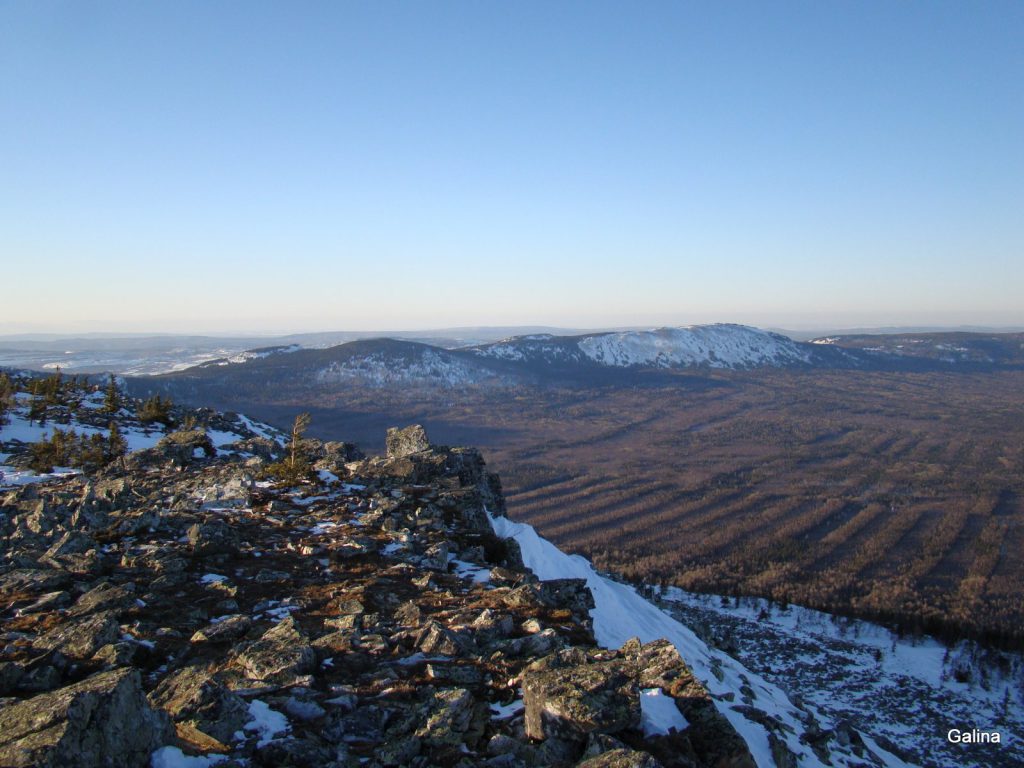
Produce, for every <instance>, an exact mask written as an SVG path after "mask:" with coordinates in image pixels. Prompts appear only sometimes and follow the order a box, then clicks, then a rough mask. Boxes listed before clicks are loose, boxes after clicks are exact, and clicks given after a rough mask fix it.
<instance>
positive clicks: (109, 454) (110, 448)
mask: <svg viewBox="0 0 1024 768" xmlns="http://www.w3.org/2000/svg"><path fill="white" fill-rule="evenodd" d="M127 450H128V441H127V440H125V439H124V436H122V435H121V428H120V427H118V426H117V422H116V421H112V422H110V434H109V435H108V436H107V445H106V451H105V452H104V454H105V455H104V458H105V459H106V462H107V463H111V462H114V461H122V460H123V459H124V454H125V452H126V451H127Z"/></svg>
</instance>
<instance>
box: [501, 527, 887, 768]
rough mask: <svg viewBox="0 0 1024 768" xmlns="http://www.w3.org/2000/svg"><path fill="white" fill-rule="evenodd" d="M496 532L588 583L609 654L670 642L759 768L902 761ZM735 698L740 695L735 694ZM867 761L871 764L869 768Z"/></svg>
mask: <svg viewBox="0 0 1024 768" xmlns="http://www.w3.org/2000/svg"><path fill="white" fill-rule="evenodd" d="M491 523H492V525H493V526H494V530H495V532H496V533H497V534H498V535H499V536H501V537H503V538H512V539H515V541H516V542H517V543H518V544H519V547H520V549H521V551H522V553H523V562H524V563H525V564H526V566H527V567H528V568H530V570H532V571H533V572H534V573H535V574H537V576H539V577H540V578H541V579H543V580H548V579H565V578H573V579H583V580H585V582H586V584H587V587H588V588H589V589H590V591H591V592H592V594H593V595H594V602H595V608H594V610H593V611H592V615H593V617H594V636H595V637H596V638H597V641H598V643H600V644H601V645H602V646H603V647H605V648H617V647H619V646H620V645H622V644H623V643H625V642H627V641H628V640H629V638H631V637H638V638H639V639H640V641H641V642H644V643H647V642H651V641H652V640H656V639H659V638H664V639H667V640H668V641H669V642H670V643H672V645H673V646H674V647H675V648H676V650H677V651H679V653H680V655H681V656H682V657H683V658H684V659H686V662H687V664H688V665H689V666H690V667H691V668H692V669H693V671H694V673H695V674H696V675H697V677H698V678H699V679H700V680H701V682H702V683H703V684H704V685H705V686H707V689H708V691H709V692H710V693H711V696H712V698H713V699H714V702H715V705H716V706H717V707H718V709H719V711H720V712H721V713H722V714H723V715H724V716H725V717H726V718H727V719H728V720H729V722H730V723H731V724H732V725H733V727H734V728H735V729H736V730H737V731H738V732H739V733H740V734H741V735H742V736H743V738H744V739H745V741H746V742H747V746H748V747H749V748H750V750H751V753H752V755H753V756H754V759H755V760H756V762H757V765H758V766H761V768H771V766H777V765H797V766H816V765H837V766H850V768H853V767H854V766H864V765H865V764H868V765H871V764H875V765H884V766H893V768H898V767H900V766H905V765H907V763H905V762H904V761H903V760H901V759H899V758H898V757H896V756H895V755H892V754H891V753H889V752H887V751H886V750H884V749H882V748H881V747H879V746H878V745H877V744H874V743H873V741H872V740H871V738H870V736H867V735H866V734H860V738H859V739H858V740H859V741H860V742H861V746H860V747H859V748H857V747H854V746H852V743H851V742H847V744H845V745H844V744H843V743H842V741H843V739H839V738H836V737H837V735H838V730H837V724H836V723H834V722H832V721H831V720H829V719H828V718H827V717H824V716H822V715H821V714H820V713H819V712H816V711H812V710H811V709H809V708H806V707H805V708H803V709H801V708H798V707H796V706H795V705H794V704H793V703H792V702H791V701H790V699H789V697H788V696H786V694H785V693H784V692H783V691H782V690H781V689H779V688H778V687H776V686H775V685H772V684H771V683H769V682H768V681H767V680H765V679H764V678H762V677H760V676H758V675H755V674H753V673H752V672H750V671H749V670H747V669H745V668H744V667H743V666H742V665H741V664H740V663H739V662H737V661H736V660H735V659H734V658H732V657H731V656H729V655H728V654H725V653H723V652H722V651H719V650H716V649H712V648H710V647H708V646H707V645H706V644H705V643H704V642H703V641H702V640H700V639H699V638H698V637H697V636H696V634H694V632H693V631H692V630H690V629H689V628H688V627H686V626H684V625H682V624H680V623H679V622H678V621H676V620H675V619H673V618H672V617H671V616H669V615H668V614H667V613H665V612H664V611H662V610H660V609H658V608H657V607H655V606H654V605H652V604H651V603H650V602H648V601H647V600H645V599H644V598H642V597H641V596H640V595H638V594H637V592H636V590H635V589H634V588H633V587H631V586H629V585H626V584H621V583H618V582H615V581H612V580H610V579H608V578H606V577H603V576H600V575H599V574H598V573H597V572H596V571H594V569H593V568H592V567H591V565H590V563H589V562H588V561H587V560H586V559H585V558H582V557H580V556H578V555H575V556H573V555H567V554H565V553H564V552H562V551H561V550H559V549H558V548H557V547H555V546H554V545H553V544H551V543H550V542H548V541H546V540H544V539H542V538H541V537H540V536H538V535H537V533H536V531H534V529H533V528H532V527H531V526H529V525H526V524H524V523H515V522H512V521H511V520H509V519H507V518H505V517H492V518H491ZM737 694H738V695H737ZM866 761H867V762H866Z"/></svg>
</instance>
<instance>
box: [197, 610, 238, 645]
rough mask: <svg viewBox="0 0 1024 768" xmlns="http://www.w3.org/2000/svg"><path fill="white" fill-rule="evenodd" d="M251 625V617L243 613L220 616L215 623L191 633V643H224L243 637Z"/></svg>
mask: <svg viewBox="0 0 1024 768" xmlns="http://www.w3.org/2000/svg"><path fill="white" fill-rule="evenodd" d="M251 626H252V619H250V618H249V617H248V616H245V615H243V614H239V613H236V614H233V615H231V616H224V617H221V619H220V620H219V621H217V622H216V623H213V624H210V625H209V626H207V627H204V628H203V629H201V630H199V631H198V632H196V633H195V634H194V635H192V642H193V643H226V642H230V641H232V640H237V639H238V638H240V637H244V636H245V633H246V632H248V631H249V627H251Z"/></svg>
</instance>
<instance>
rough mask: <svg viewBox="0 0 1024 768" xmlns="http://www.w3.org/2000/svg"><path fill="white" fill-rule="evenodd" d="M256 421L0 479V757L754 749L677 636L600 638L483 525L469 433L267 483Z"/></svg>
mask: <svg viewBox="0 0 1024 768" xmlns="http://www.w3.org/2000/svg"><path fill="white" fill-rule="evenodd" d="M257 440H258V439H257V438H252V439H251V440H249V441H247V442H245V443H240V444H239V445H238V446H236V447H237V448H238V450H235V451H224V450H216V451H214V450H206V446H207V442H206V441H204V440H203V437H202V435H201V434H188V435H185V436H183V437H180V438H174V439H167V440H165V441H162V442H161V443H160V444H159V445H157V446H156V447H155V448H152V449H150V450H148V451H145V452H142V453H140V454H135V455H133V456H130V457H129V459H128V460H127V461H126V462H123V463H120V464H119V465H116V466H111V467H110V468H108V469H107V470H105V471H104V472H101V473H98V474H96V475H94V476H92V477H89V478H86V477H83V476H78V477H71V478H64V479H57V480H54V481H51V482H49V483H46V484H39V485H35V486H24V487H21V488H18V489H14V490H8V491H6V492H3V494H2V495H0V536H2V540H0V600H2V602H0V609H2V613H0V622H2V638H3V644H2V649H0V696H2V697H4V698H2V699H0V766H30V765H31V766H61V768H65V767H66V766H82V767H83V768H89V767H91V766H125V767H126V768H127V767H129V766H146V765H149V764H150V760H151V755H153V753H154V751H155V750H158V749H159V750H163V751H162V752H160V753H159V754H161V755H167V754H175V755H176V754H177V752H174V750H181V751H182V752H183V753H184V754H186V755H193V756H200V755H223V756H225V758H224V761H222V762H220V763H219V764H220V765H223V766H241V765H251V766H272V765H273V766H277V765H282V766H336V767H337V766H353V767H354V766H423V767H426V766H464V767H468V766H474V765H485V766H494V767H495V768H498V767H500V768H511V767H513V766H524V767H529V766H548V765H552V766H563V765H564V766H570V765H577V764H578V765H585V766H642V767H644V768H650V767H652V766H656V765H662V766H667V767H671V766H680V767H681V766H686V767H687V768H693V766H716V768H717V767H718V766H733V767H734V768H741V767H744V766H750V765H752V761H751V758H750V754H749V752H748V751H747V748H746V745H745V744H744V742H743V741H742V739H740V737H739V736H738V735H737V734H736V732H735V731H734V730H733V729H732V728H731V726H730V725H729V723H728V722H727V721H726V720H725V719H724V718H723V717H722V716H721V715H719V714H718V711H717V710H716V709H715V707H714V704H713V703H712V702H711V700H710V698H709V697H708V695H707V692H706V691H704V689H703V687H702V686H701V685H700V683H699V682H698V681H697V680H696V679H695V678H694V677H693V675H692V673H691V672H690V670H689V669H688V667H687V666H686V664H685V663H684V661H683V660H682V659H680V658H679V655H678V654H677V653H676V652H675V649H674V648H672V646H670V645H668V644H667V643H648V644H646V645H642V644H641V643H640V642H639V641H631V642H630V643H627V644H626V645H624V646H623V647H622V648H621V649H617V650H602V649H599V648H597V647H596V644H595V641H594V636H593V627H592V623H591V617H590V610H591V609H592V608H593V607H594V602H593V597H592V595H591V594H590V591H589V590H588V589H587V587H586V584H585V583H584V582H583V580H580V579H560V580H553V581H547V582H543V581H539V580H538V579H537V578H536V577H535V576H534V575H533V574H532V573H531V572H530V571H529V570H527V569H526V568H525V567H524V566H523V562H522V558H521V555H520V551H519V548H518V546H517V545H516V543H515V542H514V541H513V540H504V539H500V538H498V537H497V536H495V534H494V532H493V529H492V526H491V523H490V519H489V517H488V515H489V514H490V515H501V514H503V511H504V500H503V498H502V495H501V485H500V482H499V481H498V479H497V476H496V475H493V474H492V473H490V472H488V470H487V468H486V466H485V464H484V461H483V459H482V458H481V456H480V454H479V452H477V451H475V450H472V449H462V448H454V449H453V448H445V447H441V446H434V445H431V444H430V443H429V442H428V441H427V438H426V434H425V433H424V431H423V429H422V428H421V427H411V428H408V429H404V430H391V431H389V433H388V440H387V447H388V451H387V455H386V456H384V457H372V458H363V457H362V456H361V454H358V452H356V451H355V450H354V449H352V448H351V446H346V445H345V444H341V443H328V444H326V445H324V444H317V445H315V446H314V448H315V454H314V456H313V457H312V458H313V460H314V461H315V466H316V467H317V469H320V470H321V471H320V473H319V475H318V477H319V478H320V479H319V480H318V481H315V482H314V481H312V480H311V481H310V482H309V483H308V484H305V485H302V486H300V487H296V488H279V487H275V486H274V485H273V484H272V483H271V482H269V481H267V480H260V479H259V478H260V473H261V470H262V468H263V467H264V466H265V465H266V464H267V463H268V462H269V461H270V460H272V459H273V458H275V454H274V452H273V450H279V449H277V448H276V446H274V447H273V450H272V445H273V444H269V441H268V444H262V443H260V444H258V445H257V444H256V442H255V441H257ZM250 443H253V445H251V446H250V445H249V444H250ZM247 446H248V447H249V448H251V450H249V449H248V448H247ZM211 447H212V446H211ZM339 478H344V481H342V480H341V479H339ZM652 693H657V695H658V696H659V697H663V698H662V699H661V700H660V702H659V703H660V704H662V705H664V704H665V703H666V702H667V705H668V706H669V707H671V708H674V709H673V711H674V712H676V715H677V723H678V727H674V728H670V729H668V730H664V729H663V730H661V731H658V732H652V731H651V730H650V729H649V728H648V727H647V721H646V719H645V714H644V712H645V710H644V706H645V700H644V697H645V696H650V695H651V694H652ZM167 750H171V752H167ZM162 759H163V758H161V760H162Z"/></svg>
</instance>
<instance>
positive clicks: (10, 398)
mask: <svg viewBox="0 0 1024 768" xmlns="http://www.w3.org/2000/svg"><path fill="white" fill-rule="evenodd" d="M13 407H14V382H13V381H11V377H10V376H8V375H7V374H6V373H0V427H2V426H3V425H4V424H6V423H7V414H8V412H9V411H10V410H11V409H12V408H13Z"/></svg>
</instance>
